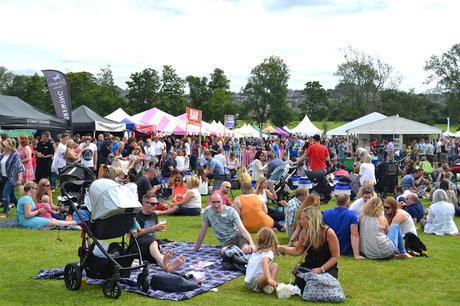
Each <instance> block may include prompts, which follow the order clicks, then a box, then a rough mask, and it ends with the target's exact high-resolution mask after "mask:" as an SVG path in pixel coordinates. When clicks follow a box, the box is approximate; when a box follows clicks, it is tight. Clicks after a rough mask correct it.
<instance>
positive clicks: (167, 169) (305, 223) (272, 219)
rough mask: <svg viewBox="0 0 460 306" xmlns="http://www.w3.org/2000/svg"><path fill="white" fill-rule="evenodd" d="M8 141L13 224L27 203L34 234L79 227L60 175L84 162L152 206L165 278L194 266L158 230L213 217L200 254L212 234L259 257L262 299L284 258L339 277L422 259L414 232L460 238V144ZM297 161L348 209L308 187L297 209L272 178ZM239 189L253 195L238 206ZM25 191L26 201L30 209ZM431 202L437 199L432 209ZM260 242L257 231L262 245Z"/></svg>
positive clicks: (295, 197) (0, 160)
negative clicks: (67, 208) (376, 264)
mask: <svg viewBox="0 0 460 306" xmlns="http://www.w3.org/2000/svg"><path fill="white" fill-rule="evenodd" d="M0 137H1V142H0V143H1V153H0V171H1V176H2V184H1V187H2V202H3V214H1V215H0V217H1V218H6V217H7V216H8V213H9V209H10V208H11V207H12V206H16V218H17V221H18V223H19V224H20V225H22V226H24V227H29V228H40V227H43V226H47V225H54V226H75V225H76V221H74V220H68V219H67V220H65V218H63V216H62V213H61V212H60V208H59V207H58V206H57V205H56V204H55V203H53V193H52V192H53V190H54V189H55V188H56V187H57V179H58V177H59V174H60V171H61V170H62V169H63V168H64V167H66V166H67V165H72V164H79V165H81V166H83V167H85V168H88V169H90V170H91V171H93V172H94V174H95V175H96V176H97V177H107V178H111V179H113V180H115V181H116V182H118V183H120V184H124V185H126V186H128V187H129V188H131V189H132V190H133V192H134V193H135V194H136V195H137V198H138V200H139V202H141V203H142V205H143V207H142V211H141V212H140V213H139V214H138V217H137V221H138V223H139V225H140V228H141V230H139V231H138V232H137V235H138V236H139V237H141V247H142V250H143V253H145V254H143V255H145V258H147V259H151V260H152V261H154V262H156V263H157V264H159V265H161V266H162V267H163V268H164V270H165V271H172V270H174V269H176V268H177V267H179V266H180V265H182V263H183V262H184V258H182V257H178V258H177V259H176V260H175V261H174V262H172V263H170V262H169V260H170V259H171V257H172V254H171V253H168V254H165V255H163V254H161V252H160V249H159V247H158V243H157V241H156V235H155V232H157V231H161V230H164V229H165V228H166V226H165V225H164V224H159V223H158V216H161V215H168V214H175V215H184V216H197V215H200V214H202V218H203V221H202V226H201V229H200V232H199V233H198V238H197V241H196V243H195V250H198V249H200V247H201V244H202V242H203V240H204V238H205V236H206V234H207V231H208V229H209V227H211V229H212V231H213V233H214V234H215V236H216V238H217V239H218V241H219V242H220V243H221V245H222V250H225V248H226V247H229V246H237V247H238V248H240V249H241V251H242V252H244V253H245V254H252V255H251V256H250V258H249V263H248V267H247V273H246V277H245V282H246V285H247V287H248V288H249V289H251V290H253V291H261V290H263V291H265V292H267V293H270V292H273V289H274V288H276V286H277V282H276V278H277V274H278V271H279V267H278V266H277V265H276V264H275V263H273V258H274V257H275V256H276V255H278V254H288V255H292V256H299V255H302V254H305V260H304V261H303V262H302V263H301V264H300V265H299V267H298V268H306V269H309V270H311V271H313V272H314V273H329V274H330V275H332V276H333V277H335V278H338V266H337V259H338V258H339V257H340V255H344V256H353V257H354V258H356V259H359V260H362V259H365V258H369V259H383V258H393V257H395V258H401V259H403V258H410V257H412V255H418V254H413V253H412V255H411V254H410V253H409V251H408V250H406V248H405V246H404V237H405V236H406V235H407V234H408V233H412V234H414V235H417V225H420V227H419V228H421V229H422V230H423V231H424V232H425V233H430V234H431V233H433V234H436V235H445V234H451V235H458V229H457V227H456V225H455V221H454V216H455V215H456V214H457V215H459V214H460V209H459V207H458V190H457V185H456V183H455V179H456V172H455V171H456V170H455V167H456V165H457V161H456V160H457V157H458V155H459V149H460V143H459V142H456V141H454V140H449V139H441V140H433V141H425V140H424V139H420V140H418V141H414V143H412V144H411V145H410V146H408V147H405V148H401V150H399V152H396V151H395V145H394V143H393V141H392V140H391V139H383V140H382V142H381V144H380V145H379V144H378V143H377V140H376V139H372V140H371V142H370V147H369V148H368V149H366V148H364V147H360V146H359V145H358V143H357V141H353V142H352V144H350V146H349V147H347V143H346V141H345V139H343V138H331V139H322V138H321V137H320V136H319V135H314V136H313V137H310V138H301V137H296V136H295V135H293V136H290V137H287V138H282V137H281V138H280V137H276V138H269V139H263V138H248V139H239V140H238V139H232V138H221V137H216V136H212V137H202V138H198V137H195V136H185V137H174V136H168V137H164V138H160V137H158V136H156V135H155V136H153V137H152V138H147V139H145V140H144V139H137V138H134V137H130V138H128V137H122V138H119V137H116V136H113V135H110V134H100V135H98V136H97V138H95V139H94V138H92V137H91V135H89V134H87V135H84V136H80V135H78V134H76V135H74V136H73V137H70V135H68V134H66V133H62V134H60V135H58V137H57V138H56V140H53V139H52V138H51V135H50V133H49V132H44V133H42V134H41V136H40V139H35V138H33V137H26V136H24V135H21V136H20V137H19V139H18V142H17V143H16V141H15V140H14V139H12V138H8V137H6V135H0ZM288 160H289V161H290V163H293V164H295V165H296V166H297V169H296V172H297V174H299V175H301V176H302V175H307V176H312V177H320V176H324V177H326V176H327V175H330V174H333V175H334V174H335V175H336V176H337V177H340V178H341V179H343V180H345V181H346V182H347V183H349V184H350V185H351V187H352V191H351V193H350V194H347V193H338V194H337V195H336V207H335V208H333V209H328V210H325V211H324V212H322V211H321V210H320V196H319V195H318V194H316V193H314V192H310V191H309V190H308V189H307V188H297V189H296V190H295V191H293V193H292V194H291V195H290V196H291V198H290V199H289V200H288V201H284V200H279V199H278V194H277V191H276V190H275V188H274V183H273V181H271V180H269V178H270V177H271V174H272V173H273V171H274V170H275V169H276V168H277V167H279V166H280V165H283V164H284V163H285V162H287V161H288ZM347 161H348V167H347V166H346V164H347ZM350 161H351V164H350ZM459 164H460V162H459ZM388 165H396V167H398V168H401V169H400V170H401V174H402V179H401V182H400V184H397V179H396V184H395V185H394V186H391V187H392V190H390V191H389V190H388V188H386V187H388V186H387V185H388V181H387V180H386V178H387V177H388V175H389V172H388V169H389V168H390V167H389V166H388ZM347 168H348V169H347ZM459 168H460V167H459ZM453 171H454V173H453ZM459 172H460V171H459ZM238 173H240V176H239V177H240V178H239V179H238ZM382 180H384V182H382ZM36 182H37V183H38V184H37V183H36ZM211 182H212V184H211ZM331 183H332V180H331ZM234 184H237V185H240V186H241V195H239V196H237V197H236V198H233V194H232V187H234ZM379 184H380V185H379ZM382 185H383V186H382ZM17 186H21V188H22V190H23V194H24V195H23V196H22V197H21V198H20V199H19V200H18V199H16V195H15V188H16V187H17ZM208 194H209V197H208V202H207V206H206V207H205V208H202V196H205V195H208ZM390 194H393V195H394V196H389V195H390ZM422 198H429V199H430V200H431V202H432V204H431V205H430V207H429V208H428V210H427V211H425V210H424V208H423V206H422V204H421V199H422ZM273 203H275V204H274V205H273ZM276 230H279V231H286V233H287V236H288V238H289V243H288V244H287V245H280V244H279V243H278V241H277V238H276V235H275V231H276ZM250 233H257V238H256V242H255V243H254V241H253V240H252V237H251V235H250ZM295 284H297V285H298V286H299V287H300V288H301V289H303V287H304V285H305V283H304V281H303V280H302V279H300V278H297V279H296V281H295Z"/></svg>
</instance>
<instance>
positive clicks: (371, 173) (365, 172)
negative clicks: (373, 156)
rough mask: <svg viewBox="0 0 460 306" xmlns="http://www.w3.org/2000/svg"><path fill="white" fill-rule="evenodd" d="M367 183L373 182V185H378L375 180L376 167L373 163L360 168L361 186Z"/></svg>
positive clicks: (363, 164)
mask: <svg viewBox="0 0 460 306" xmlns="http://www.w3.org/2000/svg"><path fill="white" fill-rule="evenodd" d="M365 181H371V182H372V183H374V184H375V183H377V181H376V180H375V166H374V164H371V163H362V164H361V166H360V167H359V183H360V184H361V186H362V185H363V184H364V182H365Z"/></svg>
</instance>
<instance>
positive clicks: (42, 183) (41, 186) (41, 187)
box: [35, 178, 52, 203]
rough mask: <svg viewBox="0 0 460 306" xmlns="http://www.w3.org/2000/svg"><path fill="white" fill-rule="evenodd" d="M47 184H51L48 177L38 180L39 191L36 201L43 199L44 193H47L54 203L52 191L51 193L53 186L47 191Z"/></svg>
mask: <svg viewBox="0 0 460 306" xmlns="http://www.w3.org/2000/svg"><path fill="white" fill-rule="evenodd" d="M45 185H51V184H50V181H49V180H48V179H47V178H42V179H41V180H39V181H38V184H37V193H36V194H35V201H36V202H39V200H41V198H42V196H43V195H47V196H49V197H50V199H51V203H52V193H51V188H50V189H49V190H48V192H45V189H44V187H45Z"/></svg>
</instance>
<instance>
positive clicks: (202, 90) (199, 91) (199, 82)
mask: <svg viewBox="0 0 460 306" xmlns="http://www.w3.org/2000/svg"><path fill="white" fill-rule="evenodd" d="M185 80H186V81H187V84H188V88H189V91H190V106H191V107H193V108H197V109H203V105H204V104H205V103H206V102H207V101H208V100H209V98H210V96H211V90H210V89H209V88H208V79H207V78H206V77H202V78H200V77H197V76H193V75H189V76H188V77H186V78H185Z"/></svg>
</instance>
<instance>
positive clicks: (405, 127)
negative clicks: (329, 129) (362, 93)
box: [347, 115, 442, 135]
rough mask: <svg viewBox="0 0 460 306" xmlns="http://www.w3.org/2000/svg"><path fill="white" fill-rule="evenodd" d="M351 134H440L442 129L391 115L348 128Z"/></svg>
mask: <svg viewBox="0 0 460 306" xmlns="http://www.w3.org/2000/svg"><path fill="white" fill-rule="evenodd" d="M347 131H348V133H349V134H373V135H434V134H436V135H438V134H439V135H440V134H441V133H442V130H441V129H439V128H437V127H434V126H431V125H428V124H424V123H420V122H417V121H414V120H410V119H406V118H403V117H399V116H398V115H396V116H391V117H386V118H383V119H380V120H377V121H374V122H370V123H367V124H364V125H361V126H358V127H354V128H351V129H348V130H347Z"/></svg>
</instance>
